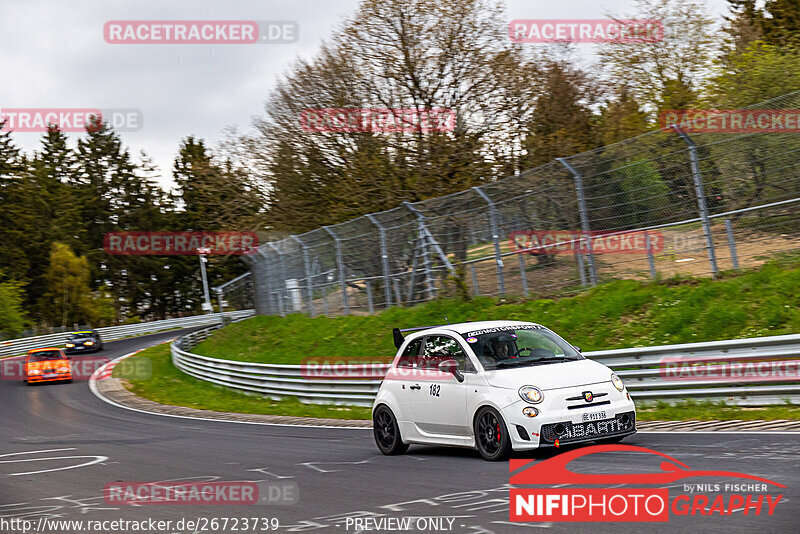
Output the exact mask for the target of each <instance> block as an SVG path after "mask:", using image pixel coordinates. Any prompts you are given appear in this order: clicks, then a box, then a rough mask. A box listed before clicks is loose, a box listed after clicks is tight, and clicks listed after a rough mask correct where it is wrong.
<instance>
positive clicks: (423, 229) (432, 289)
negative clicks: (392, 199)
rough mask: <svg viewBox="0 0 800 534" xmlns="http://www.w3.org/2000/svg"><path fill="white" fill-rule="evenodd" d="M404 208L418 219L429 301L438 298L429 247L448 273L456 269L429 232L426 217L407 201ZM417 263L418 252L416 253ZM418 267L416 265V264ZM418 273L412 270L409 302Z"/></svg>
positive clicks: (419, 240) (419, 239) (414, 269)
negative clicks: (415, 275) (415, 276)
mask: <svg viewBox="0 0 800 534" xmlns="http://www.w3.org/2000/svg"><path fill="white" fill-rule="evenodd" d="M403 206H405V207H406V209H407V210H408V211H410V212H411V213H412V214H413V215H415V216H416V217H417V228H418V229H419V238H418V242H419V246H420V247H421V249H422V251H421V252H422V264H423V265H424V267H425V285H426V292H427V293H428V299H433V298H435V297H436V281H435V280H434V278H433V276H432V274H431V260H430V253H429V251H428V247H429V246H430V247H431V248H433V250H434V251H435V252H436V254H437V255H438V256H439V259H440V260H441V261H442V263H443V264H444V266H445V267H446V268H447V270H448V271H450V273H451V274H452V273H453V272H454V271H455V269H454V268H453V264H452V263H450V260H449V259H448V258H447V255H446V254H445V253H444V250H442V247H440V246H439V243H438V242H437V241H436V239H435V238H434V237H433V234H432V233H431V231H430V230H428V225H426V224H425V215H423V214H422V212H421V211H419V210H418V209H417V208H415V207H414V206H413V205H412V204H411V203H410V202H408V201H407V200H406V201H404V202H403ZM414 255H415V261H416V257H417V254H416V251H415V253H414ZM414 265H415V266H416V263H415V264H414ZM415 271H416V267H414V268H413V269H412V270H411V282H410V283H409V299H408V300H409V301H410V300H411V297H412V295H413V292H414V273H415Z"/></svg>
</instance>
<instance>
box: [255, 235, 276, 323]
mask: <svg viewBox="0 0 800 534" xmlns="http://www.w3.org/2000/svg"><path fill="white" fill-rule="evenodd" d="M258 255H259V256H261V257H262V258H263V259H264V282H265V285H266V288H265V289H266V290H267V295H266V296H267V313H268V314H270V315H272V314H273V313H274V312H275V310H274V308H273V307H272V284H271V283H270V281H269V276H270V269H269V257H268V256H267V252H266V250H262V249H261V247H259V248H258Z"/></svg>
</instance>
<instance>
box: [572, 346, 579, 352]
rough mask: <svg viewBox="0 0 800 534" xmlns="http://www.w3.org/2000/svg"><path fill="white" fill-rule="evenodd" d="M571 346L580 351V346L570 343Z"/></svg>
mask: <svg viewBox="0 0 800 534" xmlns="http://www.w3.org/2000/svg"><path fill="white" fill-rule="evenodd" d="M572 348H573V349H575V350H577V351H578V352H580V351H581V348H580V347H579V346H577V345H572Z"/></svg>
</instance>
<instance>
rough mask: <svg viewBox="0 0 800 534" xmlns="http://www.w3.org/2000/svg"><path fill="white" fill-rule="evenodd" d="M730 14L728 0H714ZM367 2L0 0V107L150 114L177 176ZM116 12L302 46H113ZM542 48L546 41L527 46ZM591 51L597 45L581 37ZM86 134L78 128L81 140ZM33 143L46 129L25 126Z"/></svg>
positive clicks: (588, 1)
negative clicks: (265, 30) (238, 29)
mask: <svg viewBox="0 0 800 534" xmlns="http://www.w3.org/2000/svg"><path fill="white" fill-rule="evenodd" d="M706 2H707V4H708V11H709V13H710V14H712V15H714V16H716V17H721V15H722V14H723V13H725V11H726V2H725V0H706ZM357 5H358V0H226V1H220V0H136V1H119V0H75V1H72V2H57V1H54V0H50V1H45V0H0V50H2V54H0V73H2V74H0V76H1V77H2V83H0V110H2V109H5V108H100V109H108V108H115V109H119V108H133V109H137V110H140V111H141V114H142V118H143V124H142V126H141V128H140V129H139V130H137V131H132V132H126V133H123V134H122V137H123V141H124V142H125V143H126V144H127V145H128V146H129V147H130V148H131V151H132V152H133V153H138V152H139V151H140V150H144V151H145V152H146V153H147V154H148V155H149V156H150V158H152V159H153V160H154V162H155V163H156V164H157V165H158V166H159V168H160V171H161V175H162V180H161V182H162V183H163V184H164V185H165V186H167V187H169V186H170V185H171V168H172V161H173V159H174V157H175V154H176V152H177V147H178V145H179V143H180V140H181V138H183V137H186V136H187V135H192V134H193V135H196V136H199V137H202V138H205V139H206V140H207V141H209V142H210V143H211V144H212V145H213V144H214V143H216V142H217V141H218V140H219V139H221V138H222V130H223V129H224V128H225V127H227V126H235V127H237V128H238V129H239V131H247V130H248V129H249V128H250V124H251V122H252V119H253V117H255V116H258V115H260V114H261V112H262V109H263V103H264V101H265V98H266V95H267V94H268V93H269V92H270V90H271V89H272V88H273V87H274V84H275V82H276V80H277V78H278V76H279V75H280V74H281V73H283V72H285V71H286V70H287V69H288V68H289V66H290V65H291V63H292V61H293V60H294V59H296V58H298V57H304V58H307V57H311V56H313V54H314V53H315V51H316V50H317V49H318V47H319V45H320V43H321V42H322V41H324V40H327V39H328V38H329V37H330V35H331V34H332V32H333V31H334V29H335V28H336V27H337V26H338V25H339V24H340V23H341V21H342V20H343V19H344V18H345V17H346V16H348V15H349V14H351V13H353V12H354V11H355V8H356V6H357ZM507 5H508V11H507V14H508V19H509V20H511V19H517V18H519V19H546V18H556V19H575V18H589V19H591V18H603V17H604V16H605V15H606V14H608V13H614V14H620V15H625V14H630V13H631V9H632V6H633V0H600V1H597V0H560V1H558V2H545V1H541V0H535V1H532V0H510V1H508V3H507ZM110 20H256V21H270V20H282V21H295V22H296V23H297V25H298V27H299V39H298V40H297V41H296V42H294V43H292V44H263V45H248V44H237V45H230V44H228V45H223V44H215V45H209V44H194V45H192V44H134V45H130V44H127V45H118V44H116V45H115V44H108V43H106V42H105V40H104V38H103V26H104V24H105V23H106V22H107V21H110ZM528 46H537V45H528ZM578 46H579V47H581V52H582V53H583V54H584V55H587V56H588V55H591V45H578ZM77 135H78V134H71V137H72V138H76V137H77ZM14 138H15V141H16V142H17V143H18V144H19V145H21V146H22V147H23V148H24V149H25V150H26V151H30V150H33V149H34V148H36V147H37V146H38V144H39V140H40V134H34V133H17V134H15V136H14Z"/></svg>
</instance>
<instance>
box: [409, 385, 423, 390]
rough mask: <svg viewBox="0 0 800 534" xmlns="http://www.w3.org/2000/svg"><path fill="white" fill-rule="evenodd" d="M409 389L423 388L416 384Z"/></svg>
mask: <svg viewBox="0 0 800 534" xmlns="http://www.w3.org/2000/svg"><path fill="white" fill-rule="evenodd" d="M408 389H422V386H420V385H419V384H414V385H413V386H409V388H408Z"/></svg>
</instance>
